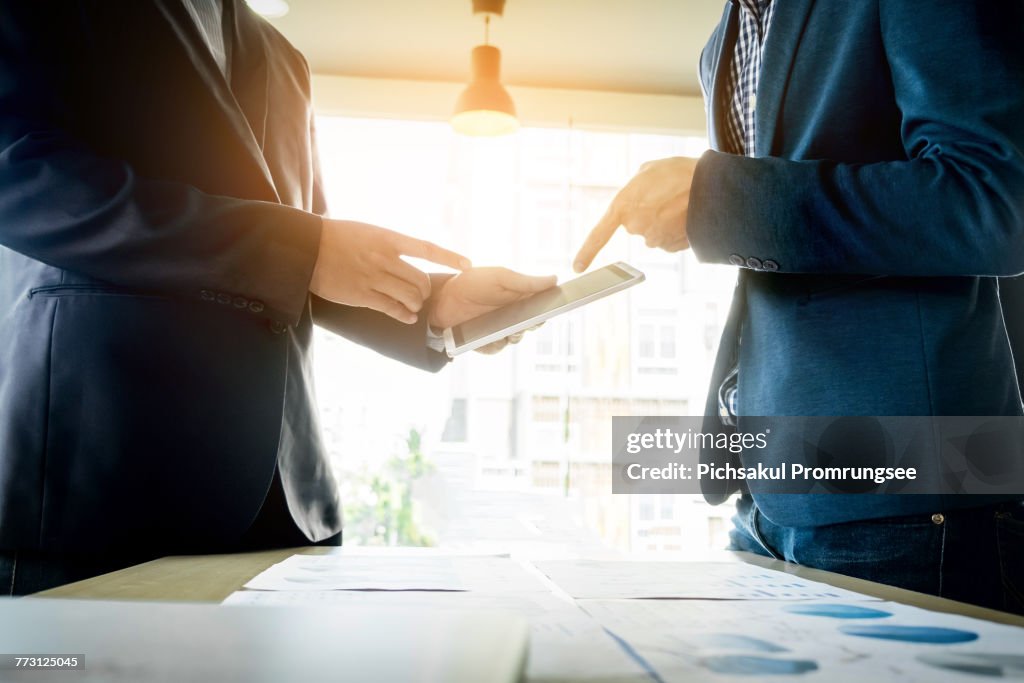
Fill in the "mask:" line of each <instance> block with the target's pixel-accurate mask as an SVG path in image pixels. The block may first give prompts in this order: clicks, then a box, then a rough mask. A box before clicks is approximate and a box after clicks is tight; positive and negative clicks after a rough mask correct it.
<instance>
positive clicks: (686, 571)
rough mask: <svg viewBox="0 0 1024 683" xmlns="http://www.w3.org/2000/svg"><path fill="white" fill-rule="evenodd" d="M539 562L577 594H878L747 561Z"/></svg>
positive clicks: (707, 596)
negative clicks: (859, 591) (856, 590)
mask: <svg viewBox="0 0 1024 683" xmlns="http://www.w3.org/2000/svg"><path fill="white" fill-rule="evenodd" d="M535 565H536V566H537V568H538V569H540V570H541V571H542V572H543V573H544V574H545V575H547V577H548V578H550V579H551V580H552V581H553V582H554V583H555V584H556V585H557V586H558V587H559V588H561V589H562V590H564V591H565V592H566V593H568V594H569V595H571V596H572V597H574V598H679V599H682V598H686V599H703V600H810V599H819V598H827V599H839V598H842V599H844V600H876V599H877V598H873V597H871V596H868V595H862V594H860V593H854V592H852V591H848V590H844V589H842V588H835V587H833V586H829V585H827V584H824V583H818V582H817V581H808V580H807V579H801V578H798V577H796V576H793V575H792V574H786V573H785V572H778V571H774V570H771V569H761V568H760V567H755V566H753V565H749V564H744V563H742V562H616V561H610V562H606V561H588V560H571V561H552V562H536V563H535Z"/></svg>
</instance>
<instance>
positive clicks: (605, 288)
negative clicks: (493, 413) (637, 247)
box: [444, 261, 644, 357]
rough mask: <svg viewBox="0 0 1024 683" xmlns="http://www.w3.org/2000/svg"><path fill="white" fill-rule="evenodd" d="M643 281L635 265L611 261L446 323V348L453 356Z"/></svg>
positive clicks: (642, 275)
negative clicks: (517, 298) (547, 287)
mask: <svg viewBox="0 0 1024 683" xmlns="http://www.w3.org/2000/svg"><path fill="white" fill-rule="evenodd" d="M643 281H644V274H643V273H641V272H640V271H639V270H637V269H636V268H633V267H632V266H630V265H629V264H626V263H622V262H621V261H620V262H618V263H613V264H612V265H610V266H605V267H604V268H599V269H598V270H594V271H591V272H589V273H587V274H586V275H581V276H580V277H578V278H575V279H573V280H569V281H568V282H565V283H563V284H560V285H558V286H556V287H552V288H551V289H546V290H544V291H543V292H539V293H537V294H534V295H533V296H530V297H527V298H525V299H520V300H519V301H516V302H514V303H511V304H509V305H508V306H502V307H501V308H498V309H495V310H493V311H491V312H489V313H484V314H483V315H481V316H478V317H476V318H473V319H471V320H467V321H465V322H463V323H460V324H458V325H454V326H452V327H449V328H448V329H446V330H445V331H444V348H445V351H447V352H448V355H449V356H452V357H455V356H457V355H459V354H460V353H465V352H466V351H472V350H473V349H478V348H480V347H481V346H486V345H487V344H490V343H491V342H494V341H498V340H499V339H504V338H505V337H507V336H509V335H511V334H515V333H516V332H521V331H523V330H526V329H529V328H531V327H533V326H534V325H539V324H540V323H542V322H544V321H545V320H547V319H549V318H553V317H554V316H556V315H559V314H561V313H565V312H566V311H571V310H572V309H574V308H579V307H580V306H583V305H584V304H588V303H590V302H591V301H597V300H598V299H602V298H604V297H606V296H608V295H609V294H614V293H615V292H621V291H622V290H624V289H627V288H629V287H632V286H633V285H635V284H639V283H641V282H643Z"/></svg>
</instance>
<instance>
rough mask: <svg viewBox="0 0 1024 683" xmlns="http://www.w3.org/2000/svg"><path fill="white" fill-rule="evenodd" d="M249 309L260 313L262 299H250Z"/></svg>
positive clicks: (261, 310)
mask: <svg viewBox="0 0 1024 683" xmlns="http://www.w3.org/2000/svg"><path fill="white" fill-rule="evenodd" d="M249 310H250V311H252V312H253V313H262V312H263V302H262V301H250V302H249Z"/></svg>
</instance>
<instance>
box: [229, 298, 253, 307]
mask: <svg viewBox="0 0 1024 683" xmlns="http://www.w3.org/2000/svg"><path fill="white" fill-rule="evenodd" d="M231 303H233V304H234V305H235V308H246V307H247V306H248V305H249V300H248V299H246V298H245V297H244V296H236V297H235V299H234V301H232V302H231Z"/></svg>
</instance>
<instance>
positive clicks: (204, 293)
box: [199, 289, 217, 301]
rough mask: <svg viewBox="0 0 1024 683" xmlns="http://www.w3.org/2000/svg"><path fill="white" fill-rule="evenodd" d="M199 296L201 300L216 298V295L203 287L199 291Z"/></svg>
mask: <svg viewBox="0 0 1024 683" xmlns="http://www.w3.org/2000/svg"><path fill="white" fill-rule="evenodd" d="M199 296H200V297H201V298H202V300H203V301H213V300H214V299H216V298H217V295H215V294H214V293H213V292H211V291H210V290H208V289H204V290H203V291H201V292H199Z"/></svg>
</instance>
